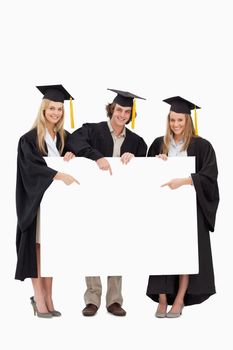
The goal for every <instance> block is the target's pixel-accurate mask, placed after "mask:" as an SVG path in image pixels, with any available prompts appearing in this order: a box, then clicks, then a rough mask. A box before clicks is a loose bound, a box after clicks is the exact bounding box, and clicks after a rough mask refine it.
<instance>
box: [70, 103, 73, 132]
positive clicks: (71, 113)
mask: <svg viewBox="0 0 233 350" xmlns="http://www.w3.org/2000/svg"><path fill="white" fill-rule="evenodd" d="M70 126H71V128H72V129H74V110H73V101H72V97H70Z"/></svg>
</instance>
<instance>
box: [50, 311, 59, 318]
mask: <svg viewBox="0 0 233 350" xmlns="http://www.w3.org/2000/svg"><path fill="white" fill-rule="evenodd" d="M49 312H50V313H51V314H52V316H53V317H60V316H61V312H60V311H57V310H53V311H50V310H49Z"/></svg>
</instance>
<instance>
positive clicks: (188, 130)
mask: <svg viewBox="0 0 233 350" xmlns="http://www.w3.org/2000/svg"><path fill="white" fill-rule="evenodd" d="M170 114H171V112H169V114H168V116H167V127H166V134H165V136H164V138H163V148H162V153H164V154H168V150H169V145H170V142H171V136H174V134H173V132H172V130H171V127H170ZM185 118H186V121H185V129H184V133H183V140H184V145H183V147H182V151H185V150H187V148H188V146H189V144H190V141H191V139H192V137H197V136H196V135H195V129H194V125H193V120H192V117H191V115H189V114H185Z"/></svg>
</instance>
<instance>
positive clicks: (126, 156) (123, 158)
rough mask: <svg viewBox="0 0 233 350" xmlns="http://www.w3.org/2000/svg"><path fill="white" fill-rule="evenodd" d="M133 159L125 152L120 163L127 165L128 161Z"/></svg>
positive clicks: (131, 155)
mask: <svg viewBox="0 0 233 350" xmlns="http://www.w3.org/2000/svg"><path fill="white" fill-rule="evenodd" d="M132 158H134V154H133V153H129V152H125V153H124V154H122V156H121V161H122V163H123V164H128V163H129V161H130V160H131V159H132Z"/></svg>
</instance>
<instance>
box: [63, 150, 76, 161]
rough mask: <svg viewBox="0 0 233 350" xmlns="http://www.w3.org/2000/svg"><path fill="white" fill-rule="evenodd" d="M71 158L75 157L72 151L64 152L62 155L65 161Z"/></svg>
mask: <svg viewBox="0 0 233 350" xmlns="http://www.w3.org/2000/svg"><path fill="white" fill-rule="evenodd" d="M72 158H75V154H74V153H72V152H66V154H65V155H64V157H63V159H64V161H65V162H68V161H69V160H71V159H72Z"/></svg>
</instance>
